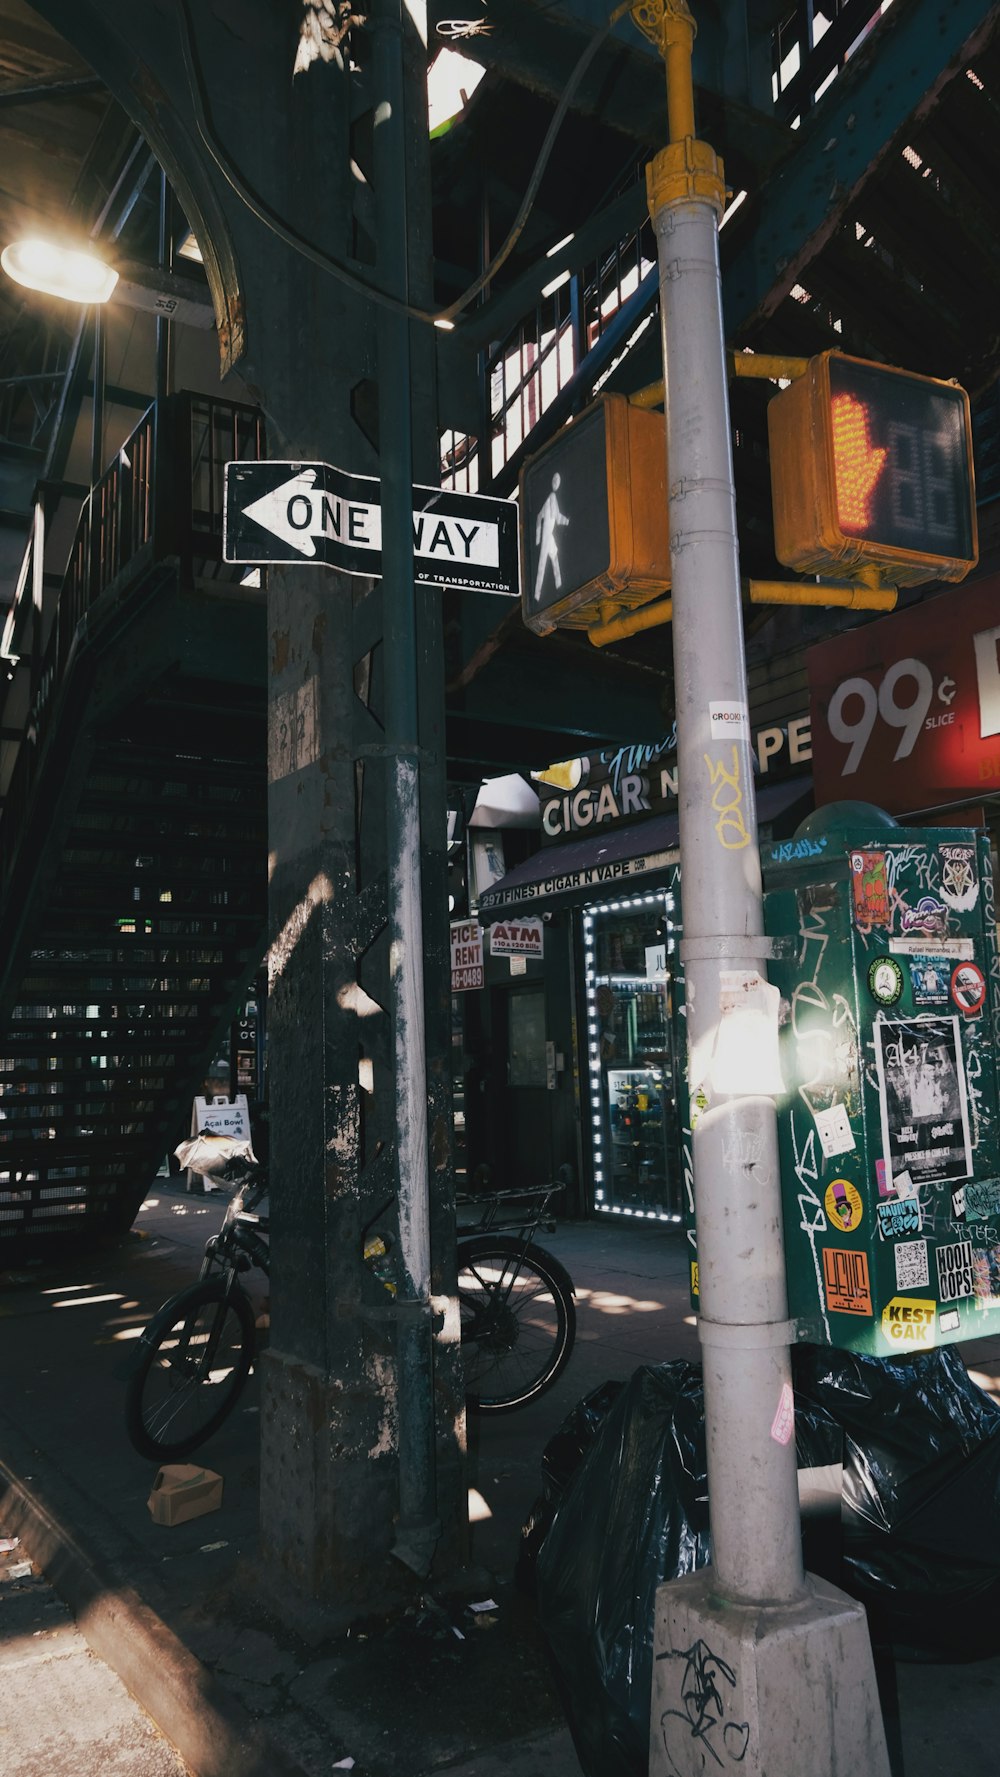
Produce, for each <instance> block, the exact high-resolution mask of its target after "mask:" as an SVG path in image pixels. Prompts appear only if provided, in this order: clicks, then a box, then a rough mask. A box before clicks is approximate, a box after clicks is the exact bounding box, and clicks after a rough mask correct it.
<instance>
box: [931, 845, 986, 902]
mask: <svg viewBox="0 0 1000 1777" xmlns="http://www.w3.org/2000/svg"><path fill="white" fill-rule="evenodd" d="M938 857H939V860H940V864H941V899H942V901H943V902H944V903H945V906H946V907H953V908H954V909H955V911H956V913H968V912H969V911H970V910H971V909H972V908H973V907H974V906H975V905H976V902H977V901H978V899H979V877H978V875H977V872H976V848H975V846H974V845H969V843H968V841H963V842H962V843H961V844H956V845H942V846H940V847H939V849H938Z"/></svg>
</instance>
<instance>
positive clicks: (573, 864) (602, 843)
mask: <svg viewBox="0 0 1000 1777" xmlns="http://www.w3.org/2000/svg"><path fill="white" fill-rule="evenodd" d="M796 803H802V804H803V805H804V804H806V803H809V804H810V806H811V804H812V778H809V777H798V778H792V779H790V780H789V782H787V783H784V784H769V785H768V786H767V787H766V788H765V789H761V790H758V791H757V824H758V826H760V827H766V826H770V825H771V824H772V823H773V822H774V821H776V820H777V819H778V817H779V816H780V815H782V814H784V813H785V812H786V811H787V810H788V809H790V808H793V807H794V806H795V805H796ZM803 813H805V808H803ZM679 839H680V822H679V819H678V816H677V815H676V814H657V815H652V816H651V817H650V819H649V820H648V821H636V822H635V823H634V824H632V825H631V826H627V827H605V828H602V830H601V831H600V832H598V833H588V834H587V836H586V838H585V839H572V840H569V841H568V842H567V844H565V845H549V846H545V847H543V849H542V850H541V851H537V852H534V853H533V855H532V856H531V857H530V858H526V859H525V861H524V863H523V864H517V865H516V866H515V867H514V869H513V870H508V872H507V874H506V876H502V877H501V878H500V881H499V882H495V883H494V884H493V887H492V888H490V889H487V890H486V891H485V893H484V894H482V895H481V896H480V897H479V917H480V919H481V920H482V921H483V922H484V923H486V924H488V923H489V922H490V921H491V920H494V919H498V918H500V917H501V916H502V915H503V914H505V913H508V912H509V911H510V910H511V909H512V908H518V909H520V910H522V911H524V912H529V911H532V910H533V909H534V908H536V907H538V906H542V905H549V904H550V903H552V902H563V903H566V902H570V901H574V900H575V901H582V900H591V899H593V895H594V891H595V890H598V891H599V890H601V889H607V890H609V891H614V890H616V889H620V888H627V887H628V886H629V885H630V884H631V883H633V882H635V881H636V880H637V878H642V879H644V880H643V881H642V883H641V886H642V887H645V886H646V885H647V884H648V880H649V878H650V876H652V875H654V874H655V873H656V872H658V871H662V870H665V869H666V868H667V867H668V865H670V864H675V863H676V862H677V860H678V857H679V855H680V853H679V849H678V847H679Z"/></svg>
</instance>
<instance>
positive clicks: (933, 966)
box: [910, 956, 950, 1006]
mask: <svg viewBox="0 0 1000 1777" xmlns="http://www.w3.org/2000/svg"><path fill="white" fill-rule="evenodd" d="M949 979H950V970H948V969H946V968H945V966H944V963H943V962H942V961H940V960H939V959H938V958H937V957H933V956H915V957H914V958H913V960H912V962H911V963H910V986H911V987H912V989H913V1003H914V1005H915V1006H946V1005H947V1003H948V982H949Z"/></svg>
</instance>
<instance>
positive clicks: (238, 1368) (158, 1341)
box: [125, 1277, 256, 1462]
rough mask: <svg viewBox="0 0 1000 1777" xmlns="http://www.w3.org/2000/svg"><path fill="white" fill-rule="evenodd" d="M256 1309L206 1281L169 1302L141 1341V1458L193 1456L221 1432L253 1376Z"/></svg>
mask: <svg viewBox="0 0 1000 1777" xmlns="http://www.w3.org/2000/svg"><path fill="white" fill-rule="evenodd" d="M255 1342H256V1340H255V1329H254V1316H253V1309H252V1308H251V1306H250V1303H249V1301H248V1299H247V1297H246V1296H245V1295H244V1293H243V1291H242V1290H241V1289H240V1288H239V1287H238V1286H237V1287H236V1288H234V1289H230V1290H229V1292H228V1294H227V1291H226V1283H225V1279H224V1278H222V1277H205V1278H202V1280H201V1281H200V1282H199V1283H195V1284H192V1285H191V1287H190V1289H186V1290H182V1291H181V1293H180V1295H178V1296H174V1297H173V1299H172V1300H171V1301H169V1302H167V1303H165V1304H164V1306H163V1307H162V1308H161V1309H160V1312H159V1314H157V1315H156V1316H155V1317H154V1319H153V1320H151V1321H150V1323H149V1326H148V1327H147V1329H146V1331H145V1333H144V1334H143V1336H142V1339H141V1341H140V1350H139V1355H138V1361H137V1364H136V1368H135V1370H134V1371H133V1373H132V1375H131V1376H130V1377H129V1382H128V1388H127V1391H126V1395H125V1427H126V1430H127V1432H128V1435H129V1438H130V1439H131V1441H132V1443H133V1445H134V1446H135V1448H136V1449H137V1450H138V1452H139V1455H140V1456H148V1457H151V1458H152V1459H153V1461H154V1462H160V1461H169V1460H170V1459H171V1458H173V1457H176V1456H186V1455H187V1453H188V1451H189V1450H194V1449H196V1447H197V1446H198V1445H199V1444H202V1443H204V1441H205V1439H206V1438H209V1437H211V1435H212V1433H213V1432H214V1431H217V1430H218V1428H219V1426H220V1425H221V1424H222V1421H223V1420H224V1419H225V1417H226V1414H227V1413H230V1412H231V1411H232V1409H233V1407H234V1406H235V1404H236V1401H237V1399H238V1397H239V1395H240V1392H241V1390H242V1388H243V1385H244V1383H245V1382H246V1379H247V1377H248V1375H249V1374H250V1366H251V1364H252V1363H253V1357H254V1348H255Z"/></svg>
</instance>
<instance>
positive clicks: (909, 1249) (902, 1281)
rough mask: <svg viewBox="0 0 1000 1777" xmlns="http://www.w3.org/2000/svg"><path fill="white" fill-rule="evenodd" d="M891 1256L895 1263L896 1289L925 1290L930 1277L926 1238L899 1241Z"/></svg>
mask: <svg viewBox="0 0 1000 1777" xmlns="http://www.w3.org/2000/svg"><path fill="white" fill-rule="evenodd" d="M893 1257H894V1259H895V1263H896V1288H897V1289H898V1290H925V1289H928V1288H929V1287H930V1281H931V1278H930V1272H929V1270H928V1268H927V1242H926V1240H901V1241H899V1243H898V1245H897V1246H896V1248H895V1250H894V1253H893Z"/></svg>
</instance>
